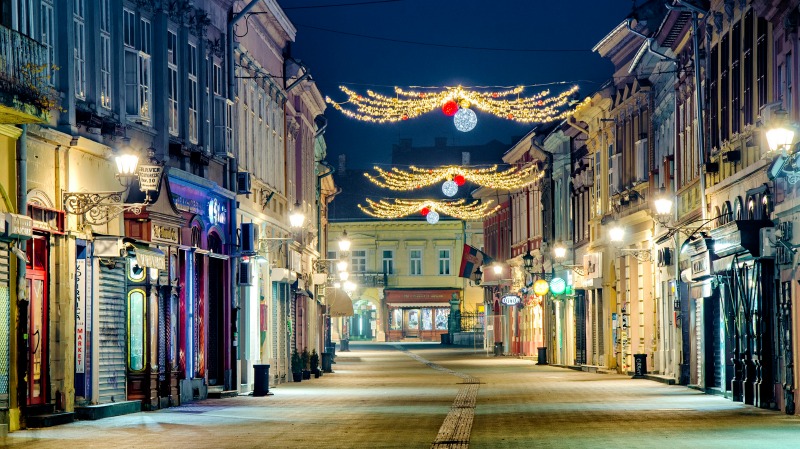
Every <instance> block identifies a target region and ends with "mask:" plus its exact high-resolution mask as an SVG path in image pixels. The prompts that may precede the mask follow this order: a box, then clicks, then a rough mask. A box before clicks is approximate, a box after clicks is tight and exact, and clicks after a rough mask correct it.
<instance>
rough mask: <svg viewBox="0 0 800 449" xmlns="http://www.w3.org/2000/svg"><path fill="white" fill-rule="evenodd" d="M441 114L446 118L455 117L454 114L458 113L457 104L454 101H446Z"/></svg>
mask: <svg viewBox="0 0 800 449" xmlns="http://www.w3.org/2000/svg"><path fill="white" fill-rule="evenodd" d="M442 112H443V113H444V115H446V116H448V117H452V116H454V115H456V112H458V103H456V102H455V100H448V101H447V102H445V104H444V105H443V106H442Z"/></svg>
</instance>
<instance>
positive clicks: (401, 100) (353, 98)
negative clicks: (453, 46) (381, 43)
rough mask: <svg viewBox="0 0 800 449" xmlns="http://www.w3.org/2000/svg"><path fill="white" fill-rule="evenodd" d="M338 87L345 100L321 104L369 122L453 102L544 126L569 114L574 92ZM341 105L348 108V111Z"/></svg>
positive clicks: (412, 114) (574, 89)
mask: <svg viewBox="0 0 800 449" xmlns="http://www.w3.org/2000/svg"><path fill="white" fill-rule="evenodd" d="M339 88H340V89H341V90H342V92H343V93H345V94H346V95H347V100H346V101H343V102H335V101H333V100H332V99H331V98H330V97H325V101H326V102H327V103H329V104H331V105H332V106H333V108H334V109H336V110H338V111H340V112H342V113H343V114H344V115H345V116H347V117H350V118H353V119H357V120H362V121H368V122H373V123H387V122H397V121H400V120H408V119H410V118H414V117H418V116H420V115H422V114H426V113H429V112H432V111H434V110H436V109H439V108H441V107H442V106H443V105H444V104H445V103H447V102H449V101H455V102H456V103H458V105H459V106H460V107H463V108H474V109H477V110H481V111H483V112H486V113H489V114H492V115H495V116H497V117H500V118H505V119H509V120H514V121H517V122H526V123H530V122H537V123H547V122H552V121H559V120H563V119H565V118H567V117H569V116H570V115H572V111H571V110H564V108H565V106H568V104H569V102H570V101H571V97H572V96H573V94H575V92H577V90H578V87H577V86H573V87H571V88H569V89H567V90H566V91H564V92H561V93H560V94H557V95H550V91H549V90H545V91H542V92H539V93H537V94H534V95H532V96H526V97H521V96H520V94H521V93H522V91H523V89H524V88H523V87H517V88H514V89H508V90H503V91H497V92H491V91H489V92H486V91H475V90H470V89H468V88H464V87H462V86H458V87H446V88H444V90H441V91H434V92H422V91H419V90H408V91H407V90H404V89H401V88H399V87H397V88H395V95H396V96H394V97H391V96H386V95H383V94H380V93H377V92H374V91H372V90H367V91H366V95H361V94H359V93H357V92H355V91H353V90H351V89H349V88H347V87H345V86H340V87H339ZM344 105H352V108H350V107H347V108H346V107H344Z"/></svg>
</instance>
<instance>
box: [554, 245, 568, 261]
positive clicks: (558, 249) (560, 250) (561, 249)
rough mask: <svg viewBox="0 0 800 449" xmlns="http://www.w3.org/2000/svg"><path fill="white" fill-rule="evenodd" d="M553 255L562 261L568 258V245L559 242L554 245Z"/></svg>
mask: <svg viewBox="0 0 800 449" xmlns="http://www.w3.org/2000/svg"><path fill="white" fill-rule="evenodd" d="M553 257H555V258H556V260H557V261H562V260H564V259H566V258H567V247H566V246H564V244H563V243H561V242H558V243H556V244H555V246H553Z"/></svg>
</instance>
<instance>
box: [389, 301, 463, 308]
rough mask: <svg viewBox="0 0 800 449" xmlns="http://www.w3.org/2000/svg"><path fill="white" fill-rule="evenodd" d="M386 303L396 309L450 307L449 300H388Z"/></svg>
mask: <svg viewBox="0 0 800 449" xmlns="http://www.w3.org/2000/svg"><path fill="white" fill-rule="evenodd" d="M386 305H387V306H389V307H393V308H396V309H401V308H409V307H410V308H412V309H420V308H421V309H425V308H428V309H441V308H443V307H446V308H448V309H449V308H450V303H449V302H398V303H392V302H387V303H386Z"/></svg>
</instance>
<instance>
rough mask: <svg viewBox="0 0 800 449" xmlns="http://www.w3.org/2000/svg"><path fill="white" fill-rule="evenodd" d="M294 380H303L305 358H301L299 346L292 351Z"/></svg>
mask: <svg viewBox="0 0 800 449" xmlns="http://www.w3.org/2000/svg"><path fill="white" fill-rule="evenodd" d="M292 380H293V381H294V382H300V381H301V380H303V359H302V358H300V353H299V352H297V348H295V349H294V350H293V351H292Z"/></svg>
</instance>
